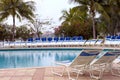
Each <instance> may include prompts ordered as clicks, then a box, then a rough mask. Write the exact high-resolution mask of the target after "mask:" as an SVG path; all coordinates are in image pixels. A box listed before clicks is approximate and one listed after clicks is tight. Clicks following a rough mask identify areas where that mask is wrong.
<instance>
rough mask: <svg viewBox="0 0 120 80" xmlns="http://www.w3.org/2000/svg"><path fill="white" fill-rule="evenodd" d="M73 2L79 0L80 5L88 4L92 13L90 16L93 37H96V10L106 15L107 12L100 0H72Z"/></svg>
mask: <svg viewBox="0 0 120 80" xmlns="http://www.w3.org/2000/svg"><path fill="white" fill-rule="evenodd" d="M71 1H72V2H77V3H79V4H80V5H79V6H86V7H87V8H86V9H87V10H88V12H89V13H90V17H91V19H92V25H93V38H96V27H95V16H96V11H100V12H102V14H104V15H106V16H107V14H106V12H105V11H104V10H103V8H102V6H101V5H100V4H99V0H71Z"/></svg>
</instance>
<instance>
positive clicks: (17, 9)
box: [0, 0, 35, 40]
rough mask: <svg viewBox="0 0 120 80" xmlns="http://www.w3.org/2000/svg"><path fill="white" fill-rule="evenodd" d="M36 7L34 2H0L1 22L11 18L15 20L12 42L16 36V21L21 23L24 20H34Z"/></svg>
mask: <svg viewBox="0 0 120 80" xmlns="http://www.w3.org/2000/svg"><path fill="white" fill-rule="evenodd" d="M33 11H35V6H34V2H33V1H27V2H24V1H23V0H0V21H3V20H5V19H6V18H8V17H9V16H12V18H13V30H12V34H13V37H12V40H14V36H15V19H16V18H18V19H19V20H20V21H21V19H22V17H23V18H26V19H28V20H33V17H34V13H33Z"/></svg>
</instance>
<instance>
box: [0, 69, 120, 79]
mask: <svg viewBox="0 0 120 80" xmlns="http://www.w3.org/2000/svg"><path fill="white" fill-rule="evenodd" d="M58 69H59V71H60V70H61V69H60V68H59V67H58ZM0 80H68V76H67V74H65V75H64V76H63V77H60V76H57V75H53V74H52V73H51V67H43V68H21V69H2V70H0ZM78 80H95V79H91V78H90V77H89V75H88V74H87V73H86V74H85V75H80V76H79V79H78ZM102 80H120V77H117V76H113V75H111V73H109V72H106V73H105V74H104V76H103V78H102Z"/></svg>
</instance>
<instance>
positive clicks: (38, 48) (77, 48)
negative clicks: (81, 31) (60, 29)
mask: <svg viewBox="0 0 120 80" xmlns="http://www.w3.org/2000/svg"><path fill="white" fill-rule="evenodd" d="M81 49H110V50H111V49H112V50H120V47H106V46H82V47H27V48H26V47H25V48H24V47H23V48H20V47H18V48H17V47H16V48H0V51H6V50H9V51H10V50H11V51H14V50H81Z"/></svg>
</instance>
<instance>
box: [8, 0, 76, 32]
mask: <svg viewBox="0 0 120 80" xmlns="http://www.w3.org/2000/svg"><path fill="white" fill-rule="evenodd" d="M25 1H31V0H25ZM32 1H34V2H35V3H36V4H35V6H36V11H35V14H38V17H39V19H40V20H44V19H52V21H51V22H52V23H51V25H50V26H52V27H55V26H59V25H60V24H61V21H59V18H60V17H61V16H62V13H61V12H62V10H69V8H72V7H74V6H75V4H72V3H70V2H69V0H32ZM7 22H8V24H12V18H11V17H10V18H9V19H8V20H7ZM22 23H26V21H22ZM22 23H20V22H19V20H16V25H21V24H22ZM46 30H50V29H49V28H48V29H46Z"/></svg>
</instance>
